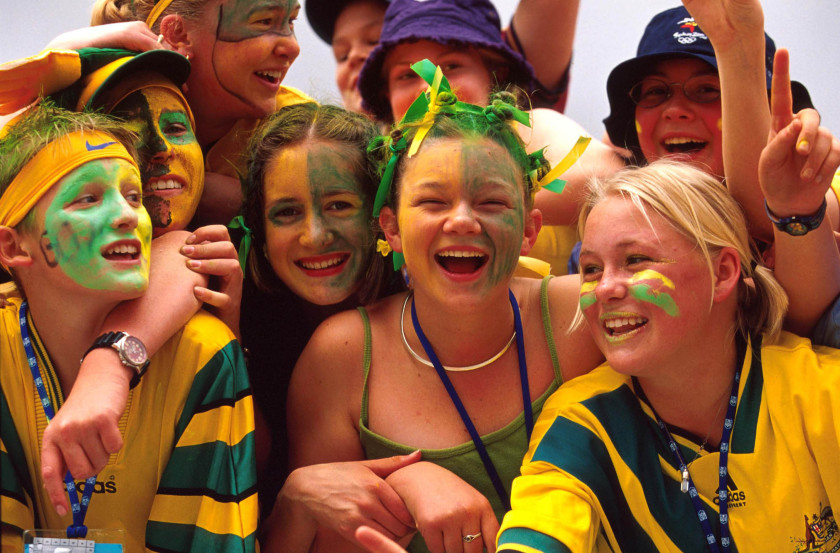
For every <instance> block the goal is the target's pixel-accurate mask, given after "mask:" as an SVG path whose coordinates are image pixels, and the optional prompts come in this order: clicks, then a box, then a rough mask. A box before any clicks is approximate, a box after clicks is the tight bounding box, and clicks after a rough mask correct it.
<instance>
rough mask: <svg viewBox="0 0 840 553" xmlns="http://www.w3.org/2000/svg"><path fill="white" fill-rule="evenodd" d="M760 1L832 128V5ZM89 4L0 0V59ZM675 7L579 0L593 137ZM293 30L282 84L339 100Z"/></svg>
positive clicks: (76, 20)
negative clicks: (617, 81)
mask: <svg viewBox="0 0 840 553" xmlns="http://www.w3.org/2000/svg"><path fill="white" fill-rule="evenodd" d="M303 1H304V2H305V1H306V0H303ZM558 1H560V0H558ZM707 1H715V0H707ZM494 3H495V4H496V6H497V8H498V10H499V13H500V15H501V18H502V22H503V23H505V22H507V21H508V20H509V19H510V15H511V14H512V13H513V9H514V7H515V5H516V0H494ZM763 4H764V13H765V26H766V29H767V32H768V33H769V34H770V36H772V37H773V38H774V39H775V41H776V45H777V46H779V47H782V46H783V47H787V48H789V49H790V51H791V72H792V74H793V78H794V79H796V80H799V81H801V82H803V83H804V84H805V85H806V86H807V87H808V89H809V91H810V93H811V97H812V99H813V100H814V104H815V105H816V106H817V108H818V109H819V111H820V113H821V114H822V118H823V119H822V121H823V125H825V126H827V127H828V128H829V129H831V130H832V131H833V132H835V133H840V102H838V101H837V93H836V91H837V90H840V68H838V66H840V39H838V34H840V33H839V32H838V31H839V30H840V2H838V0H804V1H799V2H795V1H793V0H765V1H764V2H763ZM91 5H92V0H0V8H2V9H0V62H4V61H9V60H12V59H16V58H19V57H24V56H28V55H32V54H35V53H37V52H38V51H40V50H41V49H42V48H43V47H44V46H45V45H46V44H47V42H49V41H50V39H51V38H52V37H54V36H55V35H57V34H59V33H61V32H63V31H67V30H71V29H75V28H78V27H84V26H86V25H87V24H88V23H89V15H90V6H91ZM675 5H677V4H676V0H669V1H666V0H644V1H638V0H636V1H629V0H627V1H625V0H581V9H580V13H579V15H578V26H577V34H576V37H575V54H574V61H573V66H572V81H571V89H570V96H569V102H568V105H567V108H566V113H567V114H568V115H570V116H571V117H572V118H574V119H576V120H577V121H578V122H579V123H581V124H582V125H583V126H584V127H585V128H586V129H587V130H588V131H589V132H590V133H592V134H593V135H594V136H596V137H600V136H601V135H602V134H603V124H602V123H601V120H602V119H603V118H604V117H606V115H608V113H609V107H608V103H607V94H606V82H607V75H609V72H610V71H611V70H612V68H613V67H615V66H616V65H618V64H619V63H620V62H622V61H624V60H626V59H629V58H631V57H633V56H634V55H635V52H636V46H637V45H638V42H639V38H641V35H642V32H643V30H644V27H645V25H646V24H647V22H648V21H649V20H650V19H651V17H653V15H655V14H656V13H658V12H660V11H662V10H664V9H667V8H670V7H673V6H675ZM296 32H297V37H298V41H299V42H300V44H301V54H300V57H298V59H297V61H295V63H294V64H293V65H292V68H291V70H290V72H289V74H288V76H287V77H286V79H285V81H284V83H285V84H289V85H292V86H295V87H298V88H301V89H302V90H304V91H305V92H308V93H309V94H311V95H312V96H314V97H315V98H316V99H318V100H321V101H329V102H334V103H340V98H339V96H338V92H337V89H336V87H335V81H334V78H333V71H334V68H335V65H334V63H333V60H332V54H331V51H330V49H329V47H328V46H327V45H326V44H324V43H323V42H321V40H320V39H318V37H317V36H316V35H315V34H314V33H313V32H312V30H311V29H310V27H309V25H308V23H307V22H306V20H305V16H304V15H303V11H302V10H301V17H300V20H299V22H298V23H297V25H296ZM833 91H834V92H833Z"/></svg>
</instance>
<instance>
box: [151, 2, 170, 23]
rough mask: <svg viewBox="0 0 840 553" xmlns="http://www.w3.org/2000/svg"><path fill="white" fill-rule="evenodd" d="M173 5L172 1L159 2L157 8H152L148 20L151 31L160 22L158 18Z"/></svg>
mask: <svg viewBox="0 0 840 553" xmlns="http://www.w3.org/2000/svg"><path fill="white" fill-rule="evenodd" d="M171 3H172V0H159V1H158V2H157V3H156V4H155V7H154V8H152V11H150V12H149V17H147V18H146V25H148V26H149V28H150V29H151V28H152V26H153V25H154V24H155V22H156V21H157V20H158V17H160V15H161V14H162V13H163V12H164V10H166V8H168V7H169V4H171Z"/></svg>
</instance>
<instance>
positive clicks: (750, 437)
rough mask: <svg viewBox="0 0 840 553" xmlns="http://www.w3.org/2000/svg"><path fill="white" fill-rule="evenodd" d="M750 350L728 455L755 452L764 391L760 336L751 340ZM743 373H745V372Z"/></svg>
mask: <svg viewBox="0 0 840 553" xmlns="http://www.w3.org/2000/svg"><path fill="white" fill-rule="evenodd" d="M752 348H753V349H752V356H751V362H752V365H751V366H750V367H749V374H747V381H746V383H745V384H744V390H743V391H742V392H741V396H740V397H739V398H738V414H737V415H735V427H734V428H733V429H732V443H731V444H730V448H729V451H730V453H753V452H755V433H756V428H757V427H758V411H759V409H760V408H761V391H762V390H763V389H764V371H763V369H762V366H761V337H760V336H759V337H758V338H753V339H752ZM743 372H746V370H745V371H743Z"/></svg>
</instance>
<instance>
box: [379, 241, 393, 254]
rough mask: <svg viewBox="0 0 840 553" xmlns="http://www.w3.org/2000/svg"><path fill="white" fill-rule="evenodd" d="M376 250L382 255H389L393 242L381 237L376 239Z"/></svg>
mask: <svg viewBox="0 0 840 553" xmlns="http://www.w3.org/2000/svg"><path fill="white" fill-rule="evenodd" d="M376 251H377V252H379V253H381V254H382V257H388V254H389V253H391V244H389V243H388V241H387V240H382V239H381V238H380V239H379V240H377V241H376Z"/></svg>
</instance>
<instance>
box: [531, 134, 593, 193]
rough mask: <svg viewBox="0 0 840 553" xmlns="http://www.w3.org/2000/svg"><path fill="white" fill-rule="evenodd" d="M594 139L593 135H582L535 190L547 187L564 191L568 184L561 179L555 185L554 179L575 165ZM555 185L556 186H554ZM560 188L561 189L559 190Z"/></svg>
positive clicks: (553, 190)
mask: <svg viewBox="0 0 840 553" xmlns="http://www.w3.org/2000/svg"><path fill="white" fill-rule="evenodd" d="M591 141H592V137H590V136H581V137H580V138H578V139H577V142H575V145H574V146H572V149H571V150H569V153H568V154H566V157H564V158H563V159H561V160H560V162H559V163H558V164H557V165H555V166H554V167H553V168H552V169H551V171H549V172H548V174H547V175H546V176H544V177H543V178H541V179H540V181H539V182H538V183H536V185H535V186H534V192H537V191H539V189H540V188H546V189H547V190H551V191H552V192H557V193H560V192H562V191H563V187H564V186H565V185H566V182H565V181H559V182H560V184H559V185H554V181H556V180H558V177H559V176H560V175H562V174H563V173H565V172H566V171H568V170H569V168H570V167H571V166H572V165H574V164H575V163H576V162H577V160H578V159H580V156H582V155H583V152H584V151H585V150H586V147H587V146H589V143H590V142H591ZM552 185H554V186H552ZM558 188H559V190H558Z"/></svg>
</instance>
